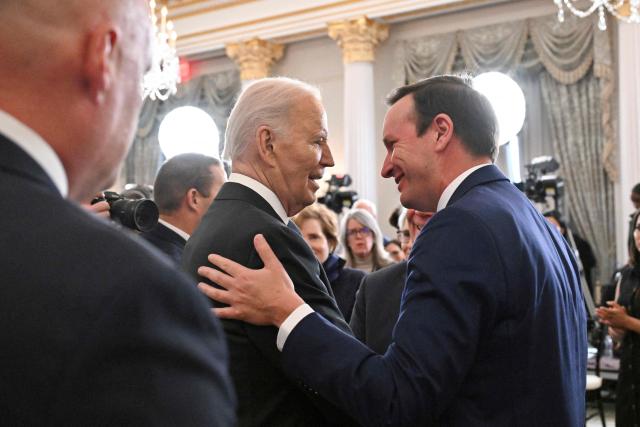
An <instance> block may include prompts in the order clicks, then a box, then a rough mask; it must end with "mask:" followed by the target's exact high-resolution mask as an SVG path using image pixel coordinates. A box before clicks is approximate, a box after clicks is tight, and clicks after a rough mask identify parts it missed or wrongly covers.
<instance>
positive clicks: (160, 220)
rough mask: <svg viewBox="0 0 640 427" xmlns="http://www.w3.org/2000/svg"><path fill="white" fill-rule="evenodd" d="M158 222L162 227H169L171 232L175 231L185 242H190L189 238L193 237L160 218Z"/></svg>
mask: <svg viewBox="0 0 640 427" xmlns="http://www.w3.org/2000/svg"><path fill="white" fill-rule="evenodd" d="M158 222H159V223H160V224H162V225H164V226H165V227H167V228H168V229H169V230H171V231H173V232H174V233H176V234H177V235H178V236H180V237H182V238H183V239H184V241H185V242H186V241H187V240H189V237H191V235H190V234H188V233H187V232H186V231H184V230H181V229H179V228H178V227H176V226H175V225H173V224H169V223H168V222H167V221H165V220H164V219H162V218H160V219H158Z"/></svg>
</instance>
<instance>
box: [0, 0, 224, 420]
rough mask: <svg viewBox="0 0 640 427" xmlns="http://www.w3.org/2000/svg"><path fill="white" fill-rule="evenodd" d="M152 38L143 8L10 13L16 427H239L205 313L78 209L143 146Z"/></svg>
mask: <svg viewBox="0 0 640 427" xmlns="http://www.w3.org/2000/svg"><path fill="white" fill-rule="evenodd" d="M149 24H150V21H149V8H148V4H147V2H146V1H144V0H122V1H102V0H83V1H70V0H60V1H55V2H52V1H49V0H46V1H45V0H5V1H2V2H0V57H2V61H0V194H2V214H1V215H0V252H1V253H2V256H1V257H0V282H1V283H2V298H0V322H1V323H2V325H3V328H2V331H1V332H0V341H2V346H1V347H0V361H1V363H0V407H1V408H2V409H1V410H0V413H1V415H0V419H1V420H2V424H4V425H14V426H18V425H97V424H99V425H201V426H205V425H206V426H231V425H234V421H235V420H234V418H235V416H234V410H233V409H234V405H235V403H234V397H233V390H232V386H231V381H230V379H229V375H228V372H227V366H226V362H227V350H226V345H225V342H224V338H223V336H222V329H221V328H220V325H219V322H218V321H217V320H216V319H214V318H212V317H211V316H210V313H209V310H208V304H207V301H206V299H203V298H202V295H200V294H199V293H198V292H197V290H196V289H195V288H194V285H193V282H191V281H190V280H189V279H188V278H187V277H186V276H185V275H182V274H178V273H176V272H175V269H174V268H173V266H171V265H170V264H169V263H168V262H167V261H166V260H165V259H161V258H159V257H156V255H155V254H154V253H153V252H152V251H151V250H150V248H149V247H148V246H147V245H143V244H141V243H140V242H136V241H134V240H133V239H132V238H130V237H129V236H127V235H125V234H124V233H123V232H122V231H120V230H117V229H115V228H114V227H111V226H109V225H108V224H107V223H106V222H104V221H102V220H101V219H99V218H97V217H95V216H93V215H91V214H89V213H87V212H86V211H85V210H83V209H82V208H80V207H79V206H78V205H77V204H76V203H75V202H77V201H86V200H87V199H89V198H91V197H92V195H93V194H95V193H96V191H97V190H98V189H100V188H105V187H107V186H109V185H110V184H111V183H112V181H113V178H114V177H115V173H116V171H117V166H118V164H119V163H120V162H121V160H122V158H123V156H124V155H125V153H126V151H127V149H128V147H129V145H130V143H131V141H132V137H133V132H134V130H135V124H136V118H137V116H138V109H139V107H140V103H141V101H142V97H141V96H140V85H141V82H142V76H143V74H144V72H145V70H146V69H147V68H148V66H149V58H150V56H151V55H150V51H149V47H150V41H151V40H150V39H151V38H150V34H151V31H150V25H149ZM67 196H68V197H69V199H71V200H67V199H66V197H67Z"/></svg>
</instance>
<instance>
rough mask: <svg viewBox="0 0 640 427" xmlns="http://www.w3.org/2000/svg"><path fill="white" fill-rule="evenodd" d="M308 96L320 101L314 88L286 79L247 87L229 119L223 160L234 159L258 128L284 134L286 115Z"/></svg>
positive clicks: (249, 141)
mask: <svg viewBox="0 0 640 427" xmlns="http://www.w3.org/2000/svg"><path fill="white" fill-rule="evenodd" d="M308 95H311V96H313V97H314V98H316V99H317V100H318V101H321V96H320V91H319V90H318V88H316V87H314V86H311V85H310V84H308V83H305V82H302V81H300V80H295V79H290V78H287V77H270V78H265V79H260V80H257V81H256V82H254V83H252V84H250V85H249V86H247V87H246V88H245V89H244V91H243V92H242V93H241V94H240V97H239V98H238V101H237V102H236V104H235V106H234V107H233V109H232V110H231V114H230V115H229V121H228V122H227V131H226V132H225V148H224V154H223V157H224V158H225V159H226V160H232V161H233V160H235V159H237V158H238V156H240V155H241V154H242V153H243V152H244V151H245V150H246V148H247V147H248V146H249V145H250V144H251V142H252V141H253V140H254V138H255V135H256V131H257V130H258V128H259V127H260V126H269V127H270V128H271V129H273V131H274V132H276V133H278V132H285V131H286V129H287V128H288V127H289V125H290V123H288V121H289V111H290V110H291V108H292V107H293V106H294V105H295V104H296V103H297V102H298V101H299V100H300V98H301V97H303V96H308ZM291 125H292V124H291Z"/></svg>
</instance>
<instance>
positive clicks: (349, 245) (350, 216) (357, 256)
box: [340, 209, 393, 273]
mask: <svg viewBox="0 0 640 427" xmlns="http://www.w3.org/2000/svg"><path fill="white" fill-rule="evenodd" d="M340 243H341V244H342V247H343V249H344V254H345V258H346V260H347V267H351V268H356V269H358V270H362V271H364V272H365V273H371V272H372V271H376V270H379V269H381V268H382V267H386V266H387V265H390V264H392V263H393V261H392V260H391V259H390V258H389V256H388V255H387V253H386V251H385V250H384V245H383V243H382V231H381V230H380V226H379V225H378V223H377V222H376V220H375V218H374V217H373V216H372V215H371V214H370V213H369V212H367V211H365V210H363V209H352V210H350V211H349V212H347V213H346V215H345V216H344V218H343V219H342V227H341V228H340Z"/></svg>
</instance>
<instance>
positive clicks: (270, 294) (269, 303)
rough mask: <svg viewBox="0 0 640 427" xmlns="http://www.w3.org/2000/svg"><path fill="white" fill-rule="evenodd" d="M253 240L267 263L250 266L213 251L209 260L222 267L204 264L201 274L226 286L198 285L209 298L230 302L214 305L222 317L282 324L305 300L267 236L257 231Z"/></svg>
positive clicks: (258, 322) (259, 323)
mask: <svg viewBox="0 0 640 427" xmlns="http://www.w3.org/2000/svg"><path fill="white" fill-rule="evenodd" d="M253 244H254V246H255V248H256V251H257V252H258V255H259V256H260V259H261V260H262V262H263V264H264V267H263V268H262V269H259V270H251V269H249V268H246V267H244V266H242V265H240V264H238V263H236V262H234V261H231V260H230V259H227V258H224V257H221V256H219V255H215V254H212V255H209V261H210V262H211V263H212V264H213V265H215V266H216V267H218V268H219V269H220V270H222V271H218V270H216V269H214V268H211V267H206V266H203V267H200V268H199V269H198V274H200V275H201V276H202V277H204V278H206V279H209V280H210V281H212V282H214V283H216V284H218V285H220V286H221V287H222V288H224V289H217V288H215V287H213V286H210V285H208V284H206V283H202V282H201V283H199V284H198V288H199V289H200V290H201V291H202V293H204V294H205V295H206V296H208V297H209V298H211V299H213V300H215V301H218V302H221V303H223V304H227V305H229V307H222V308H214V309H213V311H214V312H215V314H217V315H218V316H219V317H220V318H223V319H236V320H242V321H244V322H247V323H252V324H254V325H274V326H277V327H280V325H281V324H282V322H284V321H285V319H286V318H287V317H288V316H289V315H290V314H291V313H292V312H293V311H294V310H295V309H296V308H298V307H299V306H301V305H302V304H304V301H303V300H302V298H300V297H299V296H298V294H296V292H295V290H294V287H293V282H292V281H291V278H290V277H289V275H288V274H287V272H286V271H285V269H284V267H283V266H282V264H281V263H280V261H279V260H278V258H277V257H276V255H275V254H274V253H273V251H272V250H271V248H270V247H269V244H268V243H267V241H266V240H265V238H264V237H263V236H262V235H261V234H258V235H256V236H255V238H254V240H253Z"/></svg>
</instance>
